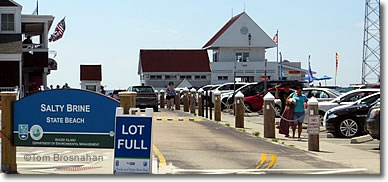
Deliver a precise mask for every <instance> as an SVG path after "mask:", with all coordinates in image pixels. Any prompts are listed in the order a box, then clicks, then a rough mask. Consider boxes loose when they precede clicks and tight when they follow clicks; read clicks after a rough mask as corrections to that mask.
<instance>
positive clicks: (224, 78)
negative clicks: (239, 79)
mask: <svg viewBox="0 0 388 182" xmlns="http://www.w3.org/2000/svg"><path fill="white" fill-rule="evenodd" d="M218 80H228V76H218Z"/></svg>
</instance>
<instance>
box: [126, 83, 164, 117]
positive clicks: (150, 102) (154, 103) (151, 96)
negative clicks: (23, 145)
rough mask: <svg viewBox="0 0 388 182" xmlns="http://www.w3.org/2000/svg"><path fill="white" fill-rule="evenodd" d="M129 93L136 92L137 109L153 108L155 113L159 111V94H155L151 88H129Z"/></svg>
mask: <svg viewBox="0 0 388 182" xmlns="http://www.w3.org/2000/svg"><path fill="white" fill-rule="evenodd" d="M128 90H129V91H132V92H136V93H137V95H136V107H138V108H153V109H154V112H157V111H158V94H157V93H155V91H154V88H152V87H151V86H133V87H129V88H128Z"/></svg>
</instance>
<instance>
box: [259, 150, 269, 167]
mask: <svg viewBox="0 0 388 182" xmlns="http://www.w3.org/2000/svg"><path fill="white" fill-rule="evenodd" d="M267 158H268V157H267V154H266V153H262V154H261V160H260V162H259V163H258V164H257V166H256V169H259V168H260V167H261V166H262V165H263V164H264V163H265V162H266V161H267Z"/></svg>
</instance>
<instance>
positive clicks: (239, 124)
mask: <svg viewBox="0 0 388 182" xmlns="http://www.w3.org/2000/svg"><path fill="white" fill-rule="evenodd" d="M235 101H236V102H235V109H236V116H235V127H236V128H244V114H245V108H244V94H243V93H241V92H238V93H237V94H236V95H235Z"/></svg>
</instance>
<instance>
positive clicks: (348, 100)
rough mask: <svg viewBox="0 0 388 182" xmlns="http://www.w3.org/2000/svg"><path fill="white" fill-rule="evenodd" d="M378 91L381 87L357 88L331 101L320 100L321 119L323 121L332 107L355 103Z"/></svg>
mask: <svg viewBox="0 0 388 182" xmlns="http://www.w3.org/2000/svg"><path fill="white" fill-rule="evenodd" d="M377 92H380V89H357V90H352V91H350V92H347V93H345V94H342V95H340V96H339V97H337V98H335V99H333V100H331V101H328V102H319V103H318V110H319V116H320V119H321V121H324V120H323V116H324V115H325V113H326V112H327V111H328V110H329V109H332V108H334V107H337V106H341V105H351V104H354V103H355V102H356V101H358V100H360V99H362V98H364V97H366V96H369V95H372V94H374V93H377Z"/></svg>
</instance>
